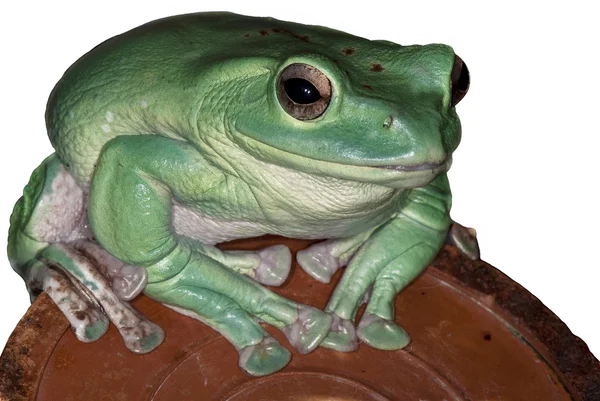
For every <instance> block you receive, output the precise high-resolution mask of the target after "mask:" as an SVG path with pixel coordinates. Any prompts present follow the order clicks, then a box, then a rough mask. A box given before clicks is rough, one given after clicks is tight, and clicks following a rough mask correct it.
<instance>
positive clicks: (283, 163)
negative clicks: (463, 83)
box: [231, 133, 452, 188]
mask: <svg viewBox="0 0 600 401" xmlns="http://www.w3.org/2000/svg"><path fill="white" fill-rule="evenodd" d="M231 138H232V139H233V140H234V141H235V143H236V144H237V145H238V146H240V147H241V148H242V149H243V150H244V151H245V153H248V154H250V155H252V156H254V157H255V158H256V159H258V160H260V161H263V162H266V163H269V164H275V165H277V166H280V167H284V168H289V169H292V170H294V171H300V172H303V173H306V174H315V175H320V176H326V177H332V178H338V179H343V180H349V181H357V182H364V183H372V184H378V185H383V186H387V187H392V188H415V187H421V186H424V185H427V184H429V183H430V182H431V181H433V179H434V178H435V177H436V176H438V175H439V174H441V173H444V172H446V171H447V170H448V169H449V168H450V165H451V164H452V157H451V156H450V155H448V156H447V157H446V159H444V160H442V161H441V162H425V163H421V164H415V165H389V164H388V165H380V166H377V165H357V164H344V163H339V162H331V161H326V160H320V159H313V158H310V157H308V156H304V155H299V154H297V153H292V152H289V151H286V150H282V149H279V148H276V147H274V146H272V145H269V144H266V143H264V142H261V141H259V140H256V139H254V138H252V137H250V136H247V135H243V134H241V133H237V134H233V135H232V136H231Z"/></svg>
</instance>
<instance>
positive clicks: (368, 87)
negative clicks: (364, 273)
mask: <svg viewBox="0 0 600 401" xmlns="http://www.w3.org/2000/svg"><path fill="white" fill-rule="evenodd" d="M363 88H367V89H368V90H370V91H372V90H373V87H372V86H371V85H367V84H364V85H363ZM423 295H425V293H423Z"/></svg>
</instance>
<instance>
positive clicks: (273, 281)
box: [254, 245, 292, 286]
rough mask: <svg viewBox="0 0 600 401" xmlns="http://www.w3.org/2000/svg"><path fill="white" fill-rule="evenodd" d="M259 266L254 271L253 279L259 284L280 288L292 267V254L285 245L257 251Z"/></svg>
mask: <svg viewBox="0 0 600 401" xmlns="http://www.w3.org/2000/svg"><path fill="white" fill-rule="evenodd" d="M258 256H259V257H260V264H259V265H258V267H257V268H256V269H254V279H255V280H256V281H258V282H259V283H261V284H265V285H271V286H280V285H281V284H283V283H284V282H285V280H287V278H288V275H289V274H290V269H291V267H292V253H291V252H290V249H289V248H288V247H287V246H285V245H274V246H270V247H268V248H264V249H262V250H260V251H258Z"/></svg>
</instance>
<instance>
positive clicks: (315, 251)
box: [296, 244, 340, 283]
mask: <svg viewBox="0 0 600 401" xmlns="http://www.w3.org/2000/svg"><path fill="white" fill-rule="evenodd" d="M296 260H297V261H298V264H299V265H300V267H302V270H304V271H305V272H306V273H307V274H309V275H310V276H311V277H313V278H314V279H315V280H317V281H320V282H322V283H329V282H330V281H331V276H333V274H334V273H335V272H336V271H337V270H338V269H339V267H340V263H339V260H338V259H337V258H336V257H335V256H333V255H332V254H331V253H330V252H329V251H328V250H327V247H326V246H323V245H322V244H315V245H313V246H310V247H308V248H307V249H303V250H301V251H298V253H296Z"/></svg>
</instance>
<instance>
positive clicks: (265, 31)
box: [258, 29, 269, 36]
mask: <svg viewBox="0 0 600 401" xmlns="http://www.w3.org/2000/svg"><path fill="white" fill-rule="evenodd" d="M258 33H260V36H267V35H268V34H269V31H267V30H265V29H261V30H260V31H258Z"/></svg>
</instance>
